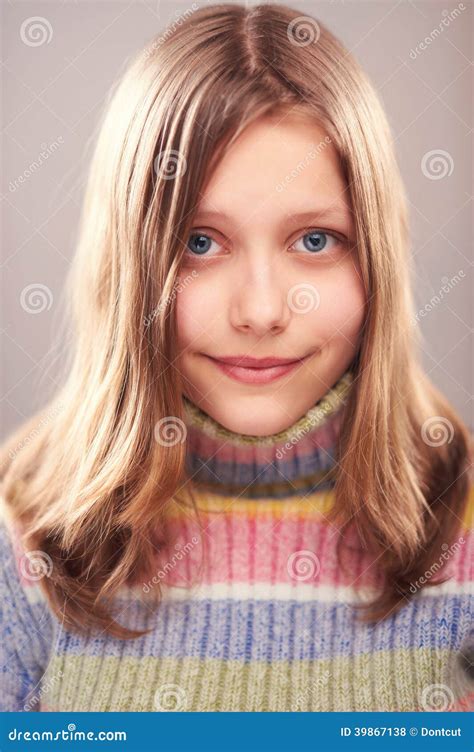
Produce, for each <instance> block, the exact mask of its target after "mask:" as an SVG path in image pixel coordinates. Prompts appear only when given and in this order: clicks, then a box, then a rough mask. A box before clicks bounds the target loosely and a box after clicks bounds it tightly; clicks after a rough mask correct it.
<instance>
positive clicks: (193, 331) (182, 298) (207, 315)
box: [176, 277, 222, 349]
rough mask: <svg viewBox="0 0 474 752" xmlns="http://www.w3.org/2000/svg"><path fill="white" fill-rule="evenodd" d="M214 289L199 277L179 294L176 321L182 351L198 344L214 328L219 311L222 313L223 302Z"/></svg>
mask: <svg viewBox="0 0 474 752" xmlns="http://www.w3.org/2000/svg"><path fill="white" fill-rule="evenodd" d="M213 287H214V286H213V285H212V286H210V285H209V283H208V282H207V281H205V280H204V279H203V278H199V277H197V278H196V279H194V280H192V282H191V283H190V284H188V285H187V286H186V287H183V288H182V289H181V291H180V292H178V294H177V296H176V320H177V329H178V344H179V347H180V349H183V348H184V347H186V346H188V345H190V344H191V343H195V344H196V343H198V341H199V339H200V338H201V337H202V336H203V335H205V333H206V331H208V330H209V329H210V328H211V327H212V322H213V321H214V320H215V319H216V316H217V315H218V313H219V311H221V312H222V304H221V301H219V300H218V299H217V296H216V294H215V293H212V292H211V290H212V289H213ZM214 289H215V288H214Z"/></svg>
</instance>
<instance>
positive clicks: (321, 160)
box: [197, 111, 349, 215]
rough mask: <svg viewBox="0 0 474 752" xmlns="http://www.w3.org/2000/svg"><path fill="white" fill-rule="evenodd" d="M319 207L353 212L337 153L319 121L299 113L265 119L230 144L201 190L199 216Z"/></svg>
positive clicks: (251, 126) (288, 212)
mask: <svg viewBox="0 0 474 752" xmlns="http://www.w3.org/2000/svg"><path fill="white" fill-rule="evenodd" d="M308 201H309V202H310V203H311V204H316V203H317V204H318V206H321V207H330V208H331V210H332V211H333V212H337V213H339V214H344V213H345V212H347V211H349V196H348V190H347V185H346V182H345V179H344V175H343V171H342V167H341V163H340V159H339V155H338V152H337V149H336V147H335V145H334V143H333V142H332V140H331V138H330V137H329V134H328V133H327V131H326V130H325V129H324V127H323V126H322V125H321V124H319V123H318V122H317V121H316V120H315V119H312V118H310V117H309V116H307V115H305V114H300V113H298V112H291V111H290V112H287V113H281V114H279V115H272V116H265V117H262V118H259V119H258V120H256V121H254V122H253V123H251V124H250V125H249V126H247V128H246V129H245V130H244V131H243V132H242V133H241V134H240V136H239V137H238V138H237V139H236V140H235V141H234V142H233V143H232V145H231V146H230V147H229V148H228V150H227V151H225V153H224V154H223V156H222V158H221V159H220V161H219V162H218V164H217V165H216V167H215V168H214V171H213V173H212V175H211V176H210V177H209V178H208V180H207V182H206V184H205V188H204V189H203V190H202V191H201V195H200V200H199V204H198V207H197V210H198V211H199V213H210V212H215V211H220V212H221V213H225V214H229V215H232V214H233V213H235V212H238V211H239V209H241V210H246V209H248V207H249V206H250V205H253V207H254V208H255V207H256V206H259V207H261V208H262V210H263V208H264V207H268V206H270V207H278V208H279V211H280V213H283V214H288V215H294V214H295V213H297V212H298V211H300V210H301V211H304V208H305V206H307V205H308Z"/></svg>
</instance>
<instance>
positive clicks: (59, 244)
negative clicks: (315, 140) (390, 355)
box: [1, 0, 473, 434]
mask: <svg viewBox="0 0 474 752" xmlns="http://www.w3.org/2000/svg"><path fill="white" fill-rule="evenodd" d="M196 4H197V5H199V6H201V5H205V4H206V3H205V2H197V3H196ZM211 4H212V3H211ZM248 4H249V5H253V4H255V3H248ZM288 4H289V5H290V6H292V7H294V8H295V9H297V10H299V11H301V15H305V14H311V15H314V16H315V17H316V18H319V19H320V20H321V21H322V22H324V23H326V24H327V25H328V26H329V28H330V29H331V30H332V31H333V32H334V33H335V34H336V35H337V36H338V37H339V38H340V39H341V40H342V41H343V43H344V44H345V45H346V46H347V47H348V48H349V49H350V50H351V51H352V52H353V53H354V55H355V56H356V57H357V59H358V60H359V62H360V63H361V64H362V66H363V67H364V68H365V70H366V71H367V72H368V74H369V75H370V77H371V79H372V81H373V83H374V85H375V87H376V89H377V90H378V92H379V93H380V95H381V97H382V100H383V102H384V105H385V108H386V111H387V114H388V117H389V121H390V123H391V126H392V130H393V134H394V140H395V147H396V151H397V155H398V159H399V163H400V166H401V170H402V174H403V177H404V180H405V183H406V187H407V192H408V197H409V201H410V213H411V230H412V254H413V258H414V266H415V271H416V290H415V296H416V307H417V310H421V309H424V310H425V315H424V316H423V317H422V316H420V318H419V321H420V327H421V331H422V333H423V337H424V342H423V360H424V365H425V368H426V371H427V372H428V373H429V375H430V377H431V379H432V380H433V381H434V383H435V384H436V385H437V386H438V387H439V388H440V389H441V390H442V391H443V392H444V393H445V394H446V395H447V397H448V398H449V399H450V400H451V401H452V403H453V404H454V406H455V407H456V409H457V410H458V411H459V413H460V414H461V416H462V417H463V418H464V420H465V421H466V422H467V423H468V425H469V426H470V428H471V430H472V429H473V418H472V408H471V406H472V399H471V391H472V390H471V386H470V385H471V383H472V374H471V357H470V356H471V354H472V348H471V340H470V338H469V333H470V329H471V327H472V310H471V300H472V292H471V290H472V282H471V279H472V278H471V277H470V275H469V271H470V267H471V266H472V252H471V249H472V227H471V222H472V198H473V197H472V193H473V190H472V177H471V169H470V168H471V165H472V140H471V134H472V95H471V92H472V90H473V89H472V85H473V82H472V73H471V68H470V66H471V65H472V63H471V61H472V3H471V2H469V0H465V2H464V3H461V6H462V5H464V7H465V10H462V8H461V13H460V15H459V16H458V17H457V18H454V19H453V20H452V21H450V23H449V25H448V26H447V27H445V28H443V31H442V32H441V33H439V34H438V33H437V32H434V30H435V29H437V28H438V26H439V24H440V22H441V21H442V19H443V18H446V16H447V13H450V12H452V11H453V10H454V9H455V8H459V3H454V2H453V3H452V4H450V3H447V2H444V0H443V2H437V1H436V0H429V1H426V2H408V1H406V0H400V1H399V2H393V0H389V1H387V2H385V1H383V2H373V1H369V2H365V1H364V2H359V1H357V2H355V1H352V2H349V0H345V1H343V0H332V1H331V0H327V1H326V2H315V1H314V0H313V1H312V2H304V1H301V0H300V1H299V2H294V3H291V2H290V3H288ZM191 5H192V2H156V1H152V0H149V1H147V0H133V1H131V2H116V1H115V0H103V1H102V2H96V1H95V0H94V1H92V2H91V1H90V0H86V1H81V0H72V1H71V2H59V0H58V1H57V2H31V3H30V2H18V1H15V0H8V1H7V0H3V3H2V6H1V11H2V50H1V59H2V68H1V78H2V113H1V119H2V146H1V153H2V171H1V180H2V185H1V190H2V233H1V237H2V241H3V242H2V246H3V254H2V255H3V261H2V272H3V275H2V332H3V353H4V355H3V369H2V387H1V394H2V417H3V423H2V430H3V433H4V434H7V433H8V432H9V431H10V430H11V429H13V428H14V427H16V426H17V425H18V424H19V423H20V422H21V421H22V420H23V419H24V418H25V417H27V416H29V415H31V413H32V412H33V411H35V410H36V409H38V408H40V407H41V406H42V405H43V404H44V403H45V402H46V400H47V399H48V398H49V397H50V396H51V394H53V393H54V391H55V389H56V385H57V383H58V379H59V370H58V369H59V367H60V365H61V363H62V362H63V358H64V348H65V342H64V338H61V337H60V336H59V334H58V332H59V325H60V323H61V320H62V313H61V307H60V298H61V293H62V286H63V280H64V276H65V274H66V272H67V269H68V267H69V264H70V259H71V257H72V254H73V251H74V246H75V242H76V238H77V224H78V218H79V210H80V206H81V200H82V195H83V188H84V182H85V178H86V173H87V166H88V161H89V158H90V151H91V145H92V138H93V135H94V132H95V129H96V127H97V120H98V116H99V114H100V112H101V107H102V105H103V100H104V95H105V93H106V91H107V90H108V88H109V86H110V85H111V84H112V82H113V81H114V80H115V79H116V77H117V76H118V75H119V74H120V72H121V71H122V70H123V68H124V67H125V65H126V62H127V60H128V59H129V57H130V56H131V55H132V54H133V53H134V52H135V51H136V50H137V49H139V48H140V47H141V46H142V45H143V44H144V43H145V42H146V41H147V40H149V39H150V38H151V37H152V36H154V35H155V34H157V33H159V32H160V31H161V30H162V29H163V28H164V27H165V26H166V24H168V23H169V22H171V21H172V20H174V19H175V18H176V16H178V15H179V14H180V13H183V12H184V11H186V10H187V9H188V8H190V7H191ZM35 16H40V17H43V18H44V19H46V21H47V22H48V24H49V27H50V30H49V27H48V26H47V25H46V24H45V23H44V21H43V22H41V23H42V24H43V32H44V36H43V40H44V41H43V43H42V44H38V41H39V39H40V38H41V37H38V36H36V37H34V36H31V37H28V23H27V22H28V19H31V17H35ZM24 23H25V27H24V31H23V36H22V24H24ZM30 23H31V22H30ZM433 32H434V33H433ZM31 34H33V32H31ZM426 37H429V38H430V40H431V43H430V44H428V45H426V49H424V50H420V48H419V45H420V42H423V40H424V39H425V38H426ZM25 39H27V40H29V42H30V43H26V42H25V41H24V40H25ZM32 40H33V41H34V44H31V41H32ZM410 53H411V55H410ZM439 150H442V151H443V152H445V154H444V155H442V156H441V162H442V163H443V164H446V165H447V168H448V174H446V175H445V176H444V177H441V173H439V172H438V173H436V169H437V167H438V168H442V164H441V162H440V161H438V162H436V160H435V161H434V162H433V164H432V167H431V168H428V174H426V172H427V170H425V171H423V169H422V160H423V158H424V156H425V155H426V154H428V153H429V152H438V151H439ZM42 151H43V152H45V153H46V154H47V158H44V156H43V157H41V152H42ZM427 159H428V158H427ZM430 170H431V173H430ZM456 275H457V277H456ZM453 280H454V281H453ZM443 283H445V284H446V283H447V284H448V288H449V290H448V292H447V293H446V292H444V293H441V299H439V300H438V301H434V302H433V303H431V304H430V301H431V300H432V298H433V296H435V295H436V294H437V293H438V294H439V291H440V290H441V288H442V286H443ZM30 285H33V286H34V287H33V288H32V289H33V292H32V293H29V289H30V288H29V286H30ZM38 285H40V286H44V288H42V291H41V290H40V292H39V294H37V295H35V289H36V288H37V287H38ZM25 300H26V301H27V302H26V305H25ZM35 301H36V302H35ZM43 301H44V303H43ZM427 305H428V309H425V306H427ZM34 309H36V310H35V312H33V310H34Z"/></svg>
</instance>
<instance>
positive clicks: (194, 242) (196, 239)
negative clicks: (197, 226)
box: [188, 232, 213, 256]
mask: <svg viewBox="0 0 474 752" xmlns="http://www.w3.org/2000/svg"><path fill="white" fill-rule="evenodd" d="M212 242H213V241H212V238H210V237H209V235H204V233H201V232H199V233H194V234H193V235H191V237H190V238H189V240H188V248H189V250H190V251H192V253H195V254H198V255H200V256H202V255H203V254H205V253H207V251H208V250H209V248H210V246H211V244H212Z"/></svg>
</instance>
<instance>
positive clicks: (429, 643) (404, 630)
mask: <svg viewBox="0 0 474 752" xmlns="http://www.w3.org/2000/svg"><path fill="white" fill-rule="evenodd" d="M351 378H352V377H351V374H350V373H349V372H347V373H346V374H345V375H344V376H343V377H342V378H341V379H340V380H339V381H338V382H337V383H336V384H335V385H334V386H333V387H332V388H331V389H330V390H329V391H328V392H327V394H326V395H325V397H324V398H323V399H322V400H320V401H319V402H318V404H317V405H316V406H315V407H313V408H312V409H311V410H309V411H308V413H307V414H306V415H305V416H303V418H301V420H299V421H297V423H295V424H294V425H293V426H291V427H290V428H289V429H288V430H286V431H283V432H282V433H280V434H275V435H274V436H272V437H261V438H256V437H253V438H252V437H247V436H241V435H238V434H235V433H232V432H230V431H228V430H226V429H225V428H224V427H223V426H220V425H219V424H218V423H216V421H214V420H213V419H212V418H210V416H208V415H206V414H204V413H202V412H201V411H200V410H199V409H198V408H197V407H196V406H195V405H193V404H191V403H190V402H188V401H187V400H186V399H185V400H184V402H185V411H186V417H187V419H186V424H185V426H186V442H187V468H188V471H189V474H190V476H192V477H193V481H194V482H195V486H196V489H197V491H196V500H197V504H198V509H199V520H198V519H196V515H195V514H194V513H193V512H192V510H191V509H190V508H189V507H187V506H185V505H184V504H180V503H178V502H177V503H176V504H173V505H170V506H169V513H168V524H169V526H170V531H171V532H172V534H173V538H172V540H173V543H172V548H171V550H168V552H167V553H166V556H164V554H163V551H161V552H159V553H157V560H156V570H155V571H154V572H150V577H149V579H148V580H147V581H146V582H143V583H140V584H137V585H134V586H130V587H123V588H121V590H120V592H119V593H118V594H117V597H116V599H115V606H116V608H117V611H116V617H117V618H118V620H119V621H120V622H121V623H122V624H124V625H126V626H128V627H135V628H143V627H146V628H148V629H150V631H149V632H148V633H147V634H146V635H144V636H142V637H139V638H136V639H132V640H120V639H117V638H114V637H110V636H108V635H105V634H104V633H97V634H95V635H94V636H93V637H91V636H89V637H87V638H86V637H85V636H83V635H79V634H77V633H73V632H72V631H69V630H67V629H65V628H64V627H63V625H62V624H61V622H60V620H58V618H57V617H56V616H55V615H53V614H52V612H51V610H50V608H49V607H48V604H47V602H46V600H45V598H44V595H43V591H42V589H41V587H40V582H39V579H40V577H41V576H49V575H50V565H51V563H50V562H49V561H48V558H47V556H46V555H45V554H44V552H27V551H23V550H22V549H21V547H20V545H19V538H18V535H17V532H16V531H15V527H14V526H13V525H12V524H11V523H10V522H7V521H6V520H4V522H3V523H2V527H1V558H2V575H1V578H0V591H1V592H0V609H1V611H0V630H1V641H0V651H1V660H0V664H1V672H2V673H1V688H0V702H1V706H0V708H1V709H2V710H9V711H13V710H42V711H51V710H54V711H155V712H156V711H166V710H182V711H229V710H230V711H237V710H239V711H299V710H301V711H418V710H419V711H425V710H426V711H427V710H467V709H469V708H470V707H471V706H470V700H472V696H473V684H472V660H473V658H472V653H473V622H472V604H473V590H472V567H471V562H472V540H473V538H472V522H470V517H472V508H473V502H474V497H473V495H472V494H471V497H470V503H469V508H468V512H467V514H466V516H465V518H464V520H463V521H462V529H461V532H460V537H459V539H458V541H457V542H456V544H454V545H451V546H450V547H449V548H448V546H447V544H444V546H443V550H442V551H440V560H439V563H443V574H445V573H448V572H449V574H450V579H449V580H448V582H446V583H444V584H442V585H438V586H435V587H432V588H426V589H423V588H419V587H418V584H417V583H414V584H413V588H414V590H415V594H414V596H413V598H412V599H410V600H409V601H407V603H406V604H405V605H404V606H403V608H402V609H401V610H400V611H398V612H396V613H393V614H392V615H390V616H389V617H388V618H387V619H384V620H383V621H379V622H378V623H375V624H374V623H369V624H367V623H364V622H362V621H361V620H360V616H359V614H358V611H357V609H356V605H357V603H360V602H362V601H363V600H364V599H365V598H367V597H370V594H371V593H373V592H374V588H375V587H376V585H377V582H378V581H379V580H378V578H379V575H380V572H379V571H378V569H377V562H376V561H373V560H371V559H370V558H369V557H368V555H367V553H366V552H363V551H362V550H361V548H360V547H359V546H358V545H357V542H356V541H353V542H352V544H351V543H350V542H349V543H350V545H351V548H350V555H351V557H352V559H351V560H350V561H349V564H348V566H347V570H346V569H341V567H340V566H339V565H338V562H337V559H336V539H337V536H336V534H335V533H336V531H335V529H334V528H333V527H332V525H331V524H329V522H328V520H327V514H328V511H329V509H330V507H331V504H332V502H333V492H332V487H333V483H334V477H335V475H334V474H335V471H336V468H337V460H336V452H335V449H336V443H337V437H338V432H339V429H340V425H341V420H342V415H343V411H344V405H345V403H346V396H347V394H348V390H349V388H350V384H351ZM434 565H435V563H434ZM429 576H430V574H429V573H428V574H427V577H429ZM160 590H161V592H162V602H161V604H160V605H159V607H158V609H157V610H155V611H154V610H153V609H152V605H153V602H154V598H155V596H156V594H157V593H158V592H159V591H160Z"/></svg>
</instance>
